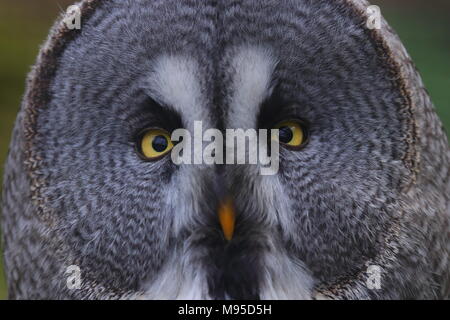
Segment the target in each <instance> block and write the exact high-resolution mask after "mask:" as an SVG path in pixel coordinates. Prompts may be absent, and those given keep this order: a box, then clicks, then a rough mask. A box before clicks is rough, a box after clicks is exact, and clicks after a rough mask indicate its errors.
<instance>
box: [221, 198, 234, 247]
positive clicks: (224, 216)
mask: <svg viewBox="0 0 450 320" xmlns="http://www.w3.org/2000/svg"><path fill="white" fill-rule="evenodd" d="M218 213H219V220H220V225H221V226H222V231H223V235H224V236H225V239H227V240H228V241H230V240H231V238H233V232H234V224H235V219H236V214H235V210H234V204H233V200H232V198H231V197H226V198H225V200H223V201H222V202H221V203H220V204H219V208H218Z"/></svg>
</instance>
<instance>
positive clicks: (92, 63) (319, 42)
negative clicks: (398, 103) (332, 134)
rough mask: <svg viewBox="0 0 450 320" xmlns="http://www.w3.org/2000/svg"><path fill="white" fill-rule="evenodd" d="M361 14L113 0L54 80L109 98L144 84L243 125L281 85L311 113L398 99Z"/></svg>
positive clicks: (284, 6) (316, 7)
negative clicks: (364, 25) (376, 100)
mask: <svg viewBox="0 0 450 320" xmlns="http://www.w3.org/2000/svg"><path fill="white" fill-rule="evenodd" d="M361 22H362V17H359V16H357V15H355V13H354V12H353V11H352V10H351V9H350V8H349V6H342V4H339V1H320V0H318V1H314V2H312V3H311V2H309V1H283V2H279V1H270V0H266V1H243V2H239V3H236V2H231V1H221V2H218V3H216V2H209V1H205V2H203V1H202V2H198V1H181V2H180V1H146V0H142V1H133V2H123V1H110V2H108V3H107V4H104V5H103V6H100V7H99V8H98V9H97V10H96V12H95V13H94V14H93V16H92V17H90V18H89V19H88V20H87V21H84V24H83V27H82V32H81V35H80V36H79V37H77V38H76V40H75V41H73V42H71V43H70V44H69V45H68V47H67V49H66V50H65V52H64V54H63V56H62V59H61V66H60V68H59V72H58V73H57V76H56V78H57V80H56V81H55V83H57V84H56V85H55V88H54V90H55V91H59V92H64V90H58V89H64V88H67V87H68V86H72V87H75V88H77V87H79V86H82V85H83V84H89V88H84V89H83V90H81V91H83V92H82V93H80V95H79V97H78V98H80V99H83V100H89V102H95V103H94V104H95V106H105V105H107V106H108V107H110V108H114V105H115V104H117V107H118V108H119V106H128V105H133V104H135V103H136V101H133V99H134V98H135V97H136V96H138V94H137V92H143V93H145V95H148V96H151V97H152V98H154V99H156V100H158V101H159V102H163V103H164V104H167V105H169V106H170V107H171V108H173V109H175V110H176V111H178V112H179V113H182V115H183V116H184V117H185V118H186V120H189V121H190V120H193V119H197V120H199V119H203V120H206V119H212V121H211V122H217V119H214V120H213V118H214V117H215V118H217V117H218V115H219V114H222V115H226V118H227V119H226V120H225V121H228V122H229V124H228V125H230V126H236V127H250V126H254V125H255V122H256V116H257V114H258V112H259V106H260V105H261V102H262V101H263V100H264V99H266V98H267V97H268V96H270V94H271V93H272V92H273V89H274V87H275V86H277V89H278V90H279V92H281V93H282V94H283V96H284V97H285V99H286V100H294V101H297V102H299V104H300V105H302V106H303V107H304V111H305V112H306V113H308V112H309V111H308V110H311V109H313V108H317V106H320V107H323V108H332V107H333V106H337V108H338V109H339V105H341V104H344V103H347V104H348V100H349V99H350V100H353V101H356V103H357V104H363V103H364V104H365V105H368V104H372V101H370V100H371V99H374V97H376V96H379V95H380V94H382V95H383V96H382V98H383V99H385V100H386V101H385V102H387V100H392V99H395V98H396V97H394V96H395V95H396V94H397V95H398V94H399V93H398V92H395V89H394V88H389V86H390V84H389V80H388V79H386V78H387V71H386V69H387V68H386V66H384V65H383V62H382V61H380V59H378V54H377V52H376V48H375V46H374V45H373V43H372V41H371V40H370V38H369V37H368V36H367V34H366V31H365V30H364V29H363V27H361ZM374 70H375V71H374ZM74 81H76V82H77V83H76V84H74V83H73V82H74ZM373 83H376V85H373ZM61 84H62V85H61ZM91 84H92V85H91ZM62 86H63V87H62ZM105 86H108V87H109V88H111V90H105ZM386 88H389V89H390V90H386ZM112 89H115V90H112ZM112 91H114V94H115V97H114V98H115V99H114V101H112V99H111V95H112V94H113V93H112ZM358 92H364V95H361V94H359V93H358ZM73 96H74V95H73V94H71V95H70V96H69V97H62V96H61V98H65V99H67V98H71V97H73ZM397 98H398V97H397ZM345 100H347V101H345ZM362 100H365V101H362ZM378 107H379V108H383V107H384V105H383V106H376V105H375V106H374V108H378ZM362 109H364V108H362ZM362 109H360V110H362ZM344 111H350V109H349V108H348V109H345V108H344V109H342V110H339V112H341V113H345V112H344ZM368 111H369V110H364V111H362V112H366V113H367V112H368ZM390 111H393V110H390ZM390 111H389V112H390ZM310 113H311V112H310Z"/></svg>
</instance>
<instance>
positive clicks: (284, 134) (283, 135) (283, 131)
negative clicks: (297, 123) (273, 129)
mask: <svg viewBox="0 0 450 320" xmlns="http://www.w3.org/2000/svg"><path fill="white" fill-rule="evenodd" d="M279 130H280V141H281V142H283V143H289V142H291V140H292V138H293V137H294V133H293V132H292V129H291V128H289V127H281V128H280V129H279Z"/></svg>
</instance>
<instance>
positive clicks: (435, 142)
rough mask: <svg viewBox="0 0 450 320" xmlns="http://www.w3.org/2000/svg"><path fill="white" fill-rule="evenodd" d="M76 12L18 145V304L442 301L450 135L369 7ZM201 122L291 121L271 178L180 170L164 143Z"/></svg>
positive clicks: (120, 3) (7, 225)
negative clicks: (372, 20)
mask: <svg viewBox="0 0 450 320" xmlns="http://www.w3.org/2000/svg"><path fill="white" fill-rule="evenodd" d="M79 6H80V8H81V29H77V28H75V29H72V28H69V27H68V25H67V23H65V22H64V21H63V20H61V21H59V22H57V23H56V25H55V27H54V28H53V29H52V31H51V33H50V36H49V38H48V41H47V42H46V44H45V45H44V46H43V47H42V49H41V52H40V54H39V57H38V59H37V63H36V65H35V67H34V68H33V70H32V72H31V74H30V75H29V77H28V82H27V91H26V94H25V97H24V99H23V104H22V108H21V110H20V112H19V115H18V118H17V122H16V126H15V129H14V134H13V138H12V142H11V145H10V153H9V157H8V159H7V163H6V171H5V177H4V191H3V202H2V206H3V216H2V234H3V240H4V249H5V251H4V257H5V269H6V273H7V280H8V285H9V296H10V298H16V299H22V298H29V299H34V298H50V299H66V298H67V299H115V298H125V299H127V298H137V299H140V298H142V299H147V298H148V299H322V298H326V299H406V298H415V299H428V298H435V299H440V298H446V297H448V296H449V289H450V271H449V250H450V242H449V216H450V172H449V168H450V166H449V160H450V151H449V145H448V141H447V137H446V135H445V134H444V131H443V128H442V125H441V122H440V121H439V119H438V117H437V116H436V114H435V111H434V108H433V105H432V103H431V101H430V98H429V96H428V94H427V92H426V90H425V88H424V86H423V84H422V81H421V80H420V77H419V75H418V73H417V71H416V69H415V68H414V66H413V63H412V62H411V60H410V58H409V56H408V54H407V53H406V51H405V49H404V48H403V46H402V44H401V42H400V40H399V39H398V37H397V36H396V35H395V33H394V32H393V31H392V30H391V28H390V27H389V26H388V25H387V24H386V23H385V22H384V20H383V21H382V23H381V28H369V27H368V24H367V20H368V18H369V15H368V10H367V8H368V6H369V4H368V3H367V2H366V1H364V0H281V1H279V0H182V1H180V0H109V1H107V0H84V1H81V2H80V3H79ZM196 120H201V121H202V123H203V125H204V126H205V127H207V128H218V129H219V130H225V129H228V128H242V129H249V128H254V129H260V128H276V127H278V128H281V129H283V130H284V131H283V132H282V130H281V129H280V138H279V139H280V141H281V142H282V143H281V144H280V151H279V154H280V164H279V166H280V167H279V171H278V173H277V174H275V175H268V176H264V175H261V174H259V172H258V171H257V170H256V168H257V167H258V165H250V164H246V165H238V164H236V165H219V164H217V165H206V164H198V165H176V164H174V163H173V161H171V157H170V156H169V152H168V151H170V148H171V147H172V145H173V144H172V142H171V141H170V134H171V132H173V131H174V130H175V129H178V128H185V129H187V130H192V128H193V123H194V121H196ZM286 121H287V123H288V124H287V125H284V126H280V123H286ZM298 130H300V131H301V137H300V138H298V141H297V142H294V143H292V141H293V140H295V139H294V138H295V137H296V135H298V134H300V133H299V132H298ZM306 138H307V139H306ZM283 139H284V140H283ZM291 140H292V141H291ZM306 140H307V143H306ZM290 144H297V145H296V146H297V147H299V146H302V148H290ZM224 197H226V198H227V200H226V201H227V204H224V205H223V204H222V205H221V203H222V202H223V201H224ZM224 206H226V207H224ZM231 206H233V207H231ZM220 212H225V215H224V216H223V217H225V218H224V219H223V221H222V220H221V215H220V214H219V213H220ZM227 212H228V213H227ZM227 214H228V215H227ZM231 215H233V217H232V216H231ZM226 217H228V218H229V219H228V220H227V218H226ZM232 218H233V219H234V220H232ZM230 219H231V220H230ZM233 224H234V233H233V234H231V233H232V232H233V230H232V228H233ZM222 227H223V228H222ZM230 228H231V229H230ZM222 229H224V231H225V234H224V232H223V231H222ZM74 266H75V269H73V270H77V273H76V275H77V276H78V277H79V280H80V281H79V282H78V285H75V286H71V285H70V284H76V283H77V282H76V281H75V280H76V279H75V280H74V282H73V283H72V282H70V281H69V280H68V279H69V278H70V277H72V276H73V274H72V273H70V272H68V271H70V270H72V269H71V268H74ZM375 271H376V272H375ZM374 272H375V273H374ZM373 276H376V277H378V278H377V279H375V280H374V279H373V278H372V277H373ZM72 280H73V279H72ZM372 280H373V281H372Z"/></svg>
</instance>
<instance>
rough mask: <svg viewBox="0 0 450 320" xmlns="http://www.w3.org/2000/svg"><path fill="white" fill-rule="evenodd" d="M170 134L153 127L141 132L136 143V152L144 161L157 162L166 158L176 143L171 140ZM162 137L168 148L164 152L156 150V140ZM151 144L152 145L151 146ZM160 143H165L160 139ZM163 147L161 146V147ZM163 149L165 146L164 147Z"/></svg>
mask: <svg viewBox="0 0 450 320" xmlns="http://www.w3.org/2000/svg"><path fill="white" fill-rule="evenodd" d="M170 136H171V135H170V133H169V132H168V131H167V130H165V129H162V128H158V127H152V128H146V129H144V130H141V131H140V133H139V134H138V135H137V138H136V142H135V150H136V153H137V154H138V156H139V157H140V158H141V159H142V160H144V161H157V160H160V159H162V158H164V157H165V156H166V155H167V154H168V153H170V151H171V150H172V149H173V147H174V143H173V142H172V140H171V138H170ZM159 137H162V138H164V139H165V142H166V143H167V146H166V147H165V149H164V150H162V151H159V150H156V148H155V138H159ZM150 142H152V144H151V145H150ZM159 142H164V141H163V140H161V139H160V141H159ZM160 147H161V146H160ZM162 147H163V146H162Z"/></svg>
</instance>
